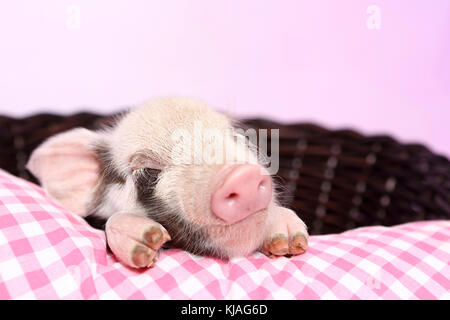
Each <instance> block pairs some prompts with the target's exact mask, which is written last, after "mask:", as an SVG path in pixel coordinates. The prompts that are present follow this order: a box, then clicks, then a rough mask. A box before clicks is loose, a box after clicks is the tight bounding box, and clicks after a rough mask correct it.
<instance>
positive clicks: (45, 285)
mask: <svg viewBox="0 0 450 320" xmlns="http://www.w3.org/2000/svg"><path fill="white" fill-rule="evenodd" d="M309 244H310V248H309V250H308V252H307V253H305V254H303V255H301V256H297V257H294V258H291V259H288V258H284V257H283V258H278V259H269V258H267V257H265V256H264V255H262V254H260V253H255V254H253V255H252V256H250V257H247V258H239V259H233V260H232V261H230V262H223V261H220V260H217V259H211V258H205V257H198V256H193V255H191V254H188V253H186V252H184V251H181V250H165V251H162V252H161V254H160V256H159V259H158V262H157V264H156V266H155V267H154V268H151V269H147V270H133V269H130V268H127V267H125V266H123V265H121V264H120V263H119V262H118V261H117V260H116V259H115V258H114V257H113V256H112V255H111V254H110V253H108V252H107V250H106V242H105V235H104V233H103V232H102V231H99V230H95V229H93V228H91V227H90V226H89V225H88V224H87V223H86V222H85V221H84V220H83V219H81V218H79V217H77V216H75V215H73V214H71V213H70V212H68V211H67V210H64V209H63V208H61V207H59V206H58V205H56V204H54V203H52V202H51V201H50V200H48V199H47V198H46V196H45V193H44V192H43V191H42V189H41V188H40V187H38V186H36V185H33V184H31V183H29V182H26V181H24V180H22V179H19V178H17V177H14V176H12V175H10V174H8V173H6V172H4V171H1V170H0V298H1V299H450V294H449V291H450V280H449V277H450V266H449V261H450V221H431V222H417V223H408V224H404V225H400V226H396V227H390V228H387V227H366V228H360V229H355V230H352V231H348V232H345V233H342V234H335V235H326V236H313V237H311V238H310V241H309Z"/></svg>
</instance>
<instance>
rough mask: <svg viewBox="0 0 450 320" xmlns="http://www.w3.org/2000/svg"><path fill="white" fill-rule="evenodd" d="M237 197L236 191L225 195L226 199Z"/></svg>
mask: <svg viewBox="0 0 450 320" xmlns="http://www.w3.org/2000/svg"><path fill="white" fill-rule="evenodd" d="M237 197H238V194H237V193H236V192H232V193H230V194H229V195H228V196H227V199H230V200H234V199H236V198H237Z"/></svg>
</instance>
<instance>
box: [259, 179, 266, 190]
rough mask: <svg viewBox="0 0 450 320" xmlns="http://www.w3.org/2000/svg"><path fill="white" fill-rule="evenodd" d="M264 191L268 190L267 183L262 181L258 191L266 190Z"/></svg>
mask: <svg viewBox="0 0 450 320" xmlns="http://www.w3.org/2000/svg"><path fill="white" fill-rule="evenodd" d="M264 189H266V182H265V181H261V182H260V183H259V185H258V190H264Z"/></svg>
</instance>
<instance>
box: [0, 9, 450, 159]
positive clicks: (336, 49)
mask: <svg viewBox="0 0 450 320" xmlns="http://www.w3.org/2000/svg"><path fill="white" fill-rule="evenodd" d="M71 5H75V6H76V7H75V10H79V13H80V15H79V17H80V19H79V24H76V23H75V28H74V27H73V26H74V24H70V22H71V21H74V20H73V17H74V14H73V11H71V10H72V9H70V8H71V7H70V6H71ZM370 5H377V6H378V7H379V9H380V10H381V11H380V12H381V20H380V21H381V29H380V30H371V29H369V28H368V27H367V26H366V22H367V20H368V18H369V16H370V15H369V14H368V13H367V11H366V10H367V8H368V7H369V6H370ZM0 52H1V59H0V114H9V115H16V116H22V115H28V114H31V113H35V112H38V111H52V112H58V113H64V114H67V113H71V112H74V111H78V110H81V109H83V110H92V111H95V112H111V111H115V110H118V109H121V108H122V107H123V106H127V105H132V104H136V103H139V102H142V101H144V100H145V99H147V98H150V97H155V96H160V95H167V94H177V95H190V96H196V97H201V98H203V99H204V100H206V101H207V102H209V103H210V104H211V105H213V106H214V107H216V108H217V109H220V110H228V111H229V112H232V113H233V114H235V115H238V116H256V115H259V116H266V117H271V118H274V119H278V120H283V121H314V122H318V123H321V124H324V125H327V126H329V127H332V128H339V127H347V126H350V127H354V128H356V129H358V130H361V131H363V132H365V133H390V134H393V135H395V136H396V137H397V138H399V139H401V140H402V141H407V142H410V141H421V142H425V143H427V144H428V145H429V146H430V147H432V149H433V150H435V151H437V152H439V153H443V154H446V155H450V141H449V139H448V137H449V136H450V134H449V133H450V128H449V125H448V122H449V120H450V1H448V0H432V1H426V0H422V1H413V0H389V1H387V0H386V1H382V0H371V1H365V0H353V1H350V0H341V1H335V0H328V1H324V0H319V1H318V0H315V1H299V0H292V1H288V0H277V1H260V0H254V1H247V0H241V1H237V0H236V1H200V0H198V1H197V0H185V1H174V0H171V1H148V0H145V1H144V0H142V1H136V0H134V1H125V0H121V1H111V0H108V1H107V0H104V1H99V0H96V1H92V0H91V1H88V0H84V1H81V0H79V1H77V0H73V1H65V0H40V1H32V0H29V1H25V0H15V1H2V2H1V3H0Z"/></svg>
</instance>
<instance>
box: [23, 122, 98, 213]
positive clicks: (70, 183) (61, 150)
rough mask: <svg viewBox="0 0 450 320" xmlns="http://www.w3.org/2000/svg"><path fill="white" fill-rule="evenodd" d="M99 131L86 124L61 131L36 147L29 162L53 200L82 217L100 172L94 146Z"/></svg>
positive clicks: (29, 168) (28, 167)
mask: <svg viewBox="0 0 450 320" xmlns="http://www.w3.org/2000/svg"><path fill="white" fill-rule="evenodd" d="M98 135H99V134H98V133H96V132H93V131H90V130H87V129H82V128H77V129H73V130H70V131H67V132H64V133H61V134H58V135H56V136H54V137H52V138H50V139H48V140H47V141H45V142H44V143H43V144H41V145H40V146H39V147H38V148H37V149H36V150H34V152H33V153H32V155H31V157H30V160H29V161H28V164H27V169H28V170H30V171H31V173H33V175H35V176H36V177H37V178H38V179H39V181H40V183H41V185H42V187H43V188H44V190H45V191H46V192H47V194H48V195H49V196H50V198H52V200H53V201H55V202H57V203H58V204H60V205H62V206H63V207H65V208H66V209H69V210H70V211H72V212H74V213H76V214H77V215H79V216H82V217H85V216H86V215H87V214H88V212H87V206H88V203H89V201H90V199H91V197H92V194H93V193H94V189H95V187H96V185H97V183H98V181H99V176H100V164H99V160H98V158H97V155H96V153H95V152H94V151H93V149H92V148H91V145H92V143H93V142H95V141H96V139H98Z"/></svg>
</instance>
